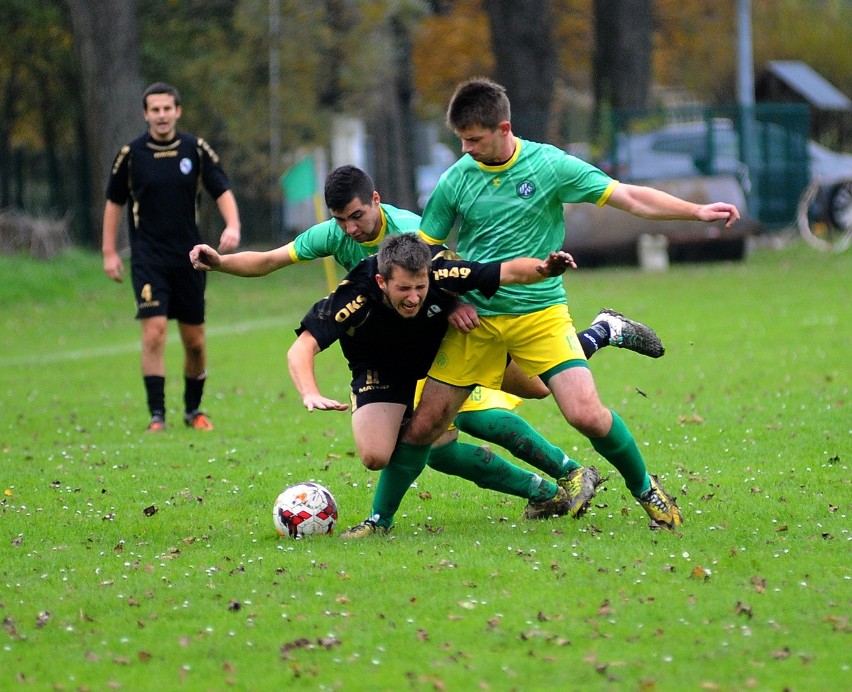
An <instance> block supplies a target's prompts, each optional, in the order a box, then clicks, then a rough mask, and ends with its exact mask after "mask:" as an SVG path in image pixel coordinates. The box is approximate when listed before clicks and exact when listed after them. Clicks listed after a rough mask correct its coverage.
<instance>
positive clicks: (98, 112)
mask: <svg viewBox="0 0 852 692" xmlns="http://www.w3.org/2000/svg"><path fill="white" fill-rule="evenodd" d="M65 4H66V6H67V7H68V10H69V14H70V17H71V29H72V34H73V37H74V48H75V51H76V53H77V58H78V60H79V63H80V74H81V77H82V82H83V107H84V113H85V116H84V117H85V123H86V152H87V157H88V159H89V170H90V171H91V173H90V180H91V190H92V193H91V198H92V199H91V200H90V205H89V206H90V208H91V209H92V219H93V224H97V227H96V228H92V229H91V230H92V238H94V239H99V238H100V226H99V222H100V219H101V218H102V214H103V205H104V189H105V187H106V179H107V175H108V173H109V170H110V166H112V161H113V158H114V157H115V155H116V153H117V152H118V150H119V148H120V147H121V146H122V145H123V144H125V143H126V142H128V141H129V140H130V139H132V138H133V137H134V136H135V135H137V134H140V133H141V132H142V131H143V130H144V128H145V123H144V120H143V119H142V91H143V90H144V87H143V84H142V71H141V68H140V58H139V30H138V21H137V0H123V2H121V3H115V2H114V1H113V0H65ZM97 244H98V245H99V242H98V243H97Z"/></svg>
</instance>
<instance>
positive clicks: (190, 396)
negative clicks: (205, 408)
mask: <svg viewBox="0 0 852 692" xmlns="http://www.w3.org/2000/svg"><path fill="white" fill-rule="evenodd" d="M206 381H207V371H206V370H205V371H204V372H203V373H201V374H200V375H199V376H198V377H186V376H184V378H183V383H184V384H183V406H184V411H186V412H187V413H195V412H196V411H197V410H198V409H199V408H201V397H202V395H203V394H204V383H205V382H206Z"/></svg>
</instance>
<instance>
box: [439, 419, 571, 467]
mask: <svg viewBox="0 0 852 692" xmlns="http://www.w3.org/2000/svg"><path fill="white" fill-rule="evenodd" d="M455 424H456V427H457V428H458V429H459V430H461V431H463V432H466V433H467V434H468V435H471V436H473V437H477V438H479V439H480V440H485V441H486V442H493V443H494V444H496V445H500V446H501V447H503V448H504V449H508V450H509V451H510V452H511V453H512V454H513V455H514V456H516V457H517V458H518V459H521V460H523V461H525V462H527V463H528V464H529V465H530V466H534V467H535V468H537V469H538V470H539V471H544V473H546V474H547V475H548V476H550V477H551V478H562V477H563V476H565V475H567V474H568V473H570V472H571V471H573V470H574V469H578V468H580V464H578V463H577V462H576V461H574V460H573V459H570V458H569V457H568V455H567V454H565V452H563V451H562V450H561V449H559V447H556V446H555V445H552V444H550V442H548V441H547V440H545V439H544V438H543V437H542V436H541V435H540V434H539V433H538V432H537V431H536V430H535V428H533V427H532V426H531V425H530V424H529V423H527V422H526V421H525V420H524V419H523V418H521V417H520V416H519V415H517V414H515V413H512V412H511V411H507V410H505V409H499V408H492V409H488V410H487V411H464V412H462V413H459V414H458V415H457V416H456V420H455Z"/></svg>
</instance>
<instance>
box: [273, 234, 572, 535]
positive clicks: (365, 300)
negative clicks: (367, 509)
mask: <svg viewBox="0 0 852 692" xmlns="http://www.w3.org/2000/svg"><path fill="white" fill-rule="evenodd" d="M433 253H434V256H433ZM574 266H575V265H574V262H573V259H571V256H570V255H568V254H567V253H564V252H559V253H551V254H550V256H549V257H548V258H547V259H546V260H544V261H542V260H537V259H532V258H521V259H516V260H512V261H510V262H503V263H499V262H491V263H485V264H482V263H477V262H466V261H464V260H460V259H458V257H457V256H455V255H452V254H451V253H449V251H447V250H446V248H430V247H429V246H428V245H427V244H426V243H424V242H423V241H422V240H420V239H419V238H417V237H416V236H415V235H413V234H407V233H406V234H400V235H393V236H389V237H388V238H386V239H385V241H383V243H382V246H381V249H380V251H379V254H378V255H377V256H375V255H374V256H372V257H369V258H367V259H364V260H362V261H361V262H360V263H359V264H358V265H357V266H356V267H355V268H354V269H353V270H352V271H351V272H349V274H347V275H346V278H345V279H344V280H343V281H342V282H341V283H340V285H339V286H338V287H337V289H336V290H335V291H334V292H333V293H331V294H330V295H329V296H327V297H326V298H324V299H322V300H320V301H318V302H317V303H316V304H315V305H314V306H313V308H311V310H310V311H309V312H308V314H307V315H305V317H304V318H303V320H302V323H301V325H300V326H299V328H298V329H297V330H296V333H297V334H298V338H297V339H296V342H295V343H294V344H293V346H292V347H291V348H290V350H289V352H288V354H287V360H288V365H289V368H290V375H291V377H292V379H293V382H294V384H295V386H296V389H297V390H298V391H299V394H300V395H301V396H302V402H303V404H304V406H305V407H306V408H307V409H308V410H309V411H312V410H336V411H343V410H346V409H347V408H348V406H347V405H346V404H344V403H341V402H339V401H336V400H334V399H330V398H328V397H325V396H323V395H322V394H321V393H320V391H319V387H318V384H317V381H316V375H315V369H314V361H315V357H316V355H317V354H318V353H319V352H320V351H322V350H324V349H326V348H328V347H329V346H331V345H332V344H333V343H334V342H335V341H339V342H340V346H341V349H342V351H343V354H344V356H345V357H346V359H347V362H348V364H349V369H350V371H351V373H352V383H351V395H350V399H351V403H352V409H353V412H352V431H353V435H354V436H355V443H356V448H357V450H358V454H359V456H360V458H361V461H362V463H363V464H364V466H366V467H367V468H368V469H371V470H381V469H383V468H385V467H386V466H387V464H388V460H389V458H390V456H391V453H392V452H393V449H394V447H395V445H396V440H397V437H398V435H399V431H400V426H401V425H402V424H403V423H404V421H405V420H406V418H407V417H408V416H409V415H410V414H411V411H412V410H413V404H414V393H415V387H416V385H417V380H418V379H421V378H422V377H423V376H424V375H425V373H426V372H427V370H428V369H429V366H430V365H431V364H432V361H433V359H434V357H435V354H436V353H437V350H438V346H439V344H440V343H441V339H442V338H443V336H444V333H445V332H446V330H447V315H448V314H449V313H450V311H451V310H452V309H453V307H454V306H455V304H456V301H457V296H458V295H459V294H461V293H466V292H467V291H471V290H474V289H477V290H479V291H480V292H481V293H482V294H483V295H485V296H490V295H493V294H494V292H495V291H496V290H497V288H498V287H499V286H501V285H506V284H521V283H534V282H537V281H541V280H543V279H545V278H547V277H549V276H558V275H560V274H562V273H563V272H564V271H565V270H566V269H567V268H568V267H574ZM456 436H457V431H455V430H451V431H448V433H447V437H446V439H443V440H440V441H439V442H438V443H436V452H437V457H436V458H437V459H438V460H439V461H438V463H437V464H432V463H431V462H430V465H432V466H433V467H435V468H437V469H438V470H440V471H443V472H444V473H450V474H452V475H457V476H460V477H462V478H466V479H468V480H471V481H473V482H475V483H477V484H478V485H480V486H481V487H484V488H491V489H494V490H500V491H502V492H506V493H510V494H513V495H517V496H520V497H525V498H527V499H528V500H530V503H531V504H532V505H533V506H534V509H536V514H535V516H542V517H543V516H550V515H552V514H565V513H566V512H568V511H569V510H570V499H571V498H570V497H569V495H568V493H567V492H566V490H565V489H564V488H562V487H561V486H559V485H557V484H556V483H552V482H550V481H547V480H544V479H542V478H541V477H540V476H538V475H537V474H534V473H531V472H529V471H526V470H523V469H520V468H518V467H517V466H515V465H514V464H511V463H510V462H508V461H506V460H505V459H503V458H501V457H499V456H498V455H496V454H494V453H493V452H492V451H491V450H489V449H487V448H485V447H476V446H474V445H469V444H462V443H460V442H458V441H457V440H456ZM421 468H422V467H421ZM418 474H419V470H418ZM385 476H386V474H384V473H383V475H382V477H381V479H380V481H379V486H378V487H377V490H376V493H377V496H381V495H382V487H383V484H384V483H386V482H387V481H386V480H385ZM415 477H416V474H415ZM411 480H413V479H411ZM391 494H392V495H394V499H396V492H393V493H391ZM399 499H401V497H400V498H399ZM388 501H389V500H388V499H387V498H380V499H379V502H380V503H386V502H388ZM396 504H398V500H397V501H396ZM390 516H391V517H392V513H391V515H390ZM378 528H379V527H370V530H378ZM380 528H381V529H383V530H384V531H386V530H387V528H386V527H380ZM348 533H349V532H346V533H345V534H343V537H344V538H346V537H348V536H347V535H346V534H348Z"/></svg>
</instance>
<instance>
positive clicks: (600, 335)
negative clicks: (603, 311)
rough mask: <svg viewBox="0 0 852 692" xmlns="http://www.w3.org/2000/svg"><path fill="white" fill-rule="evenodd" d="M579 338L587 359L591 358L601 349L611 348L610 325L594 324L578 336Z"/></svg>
mask: <svg viewBox="0 0 852 692" xmlns="http://www.w3.org/2000/svg"><path fill="white" fill-rule="evenodd" d="M577 338H578V339H580V345H582V347H583V353H585V354H586V358H591V357H592V356H593V355H594V354H595V353H597V351H598V350H599V349H602V348H603V347H604V346H609V325H608V324H607V323H606V322H598V323H597V324H593V325H592V326H591V327H587V328H586V329H584V330H583V331H582V332H580V333H579V334H577Z"/></svg>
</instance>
